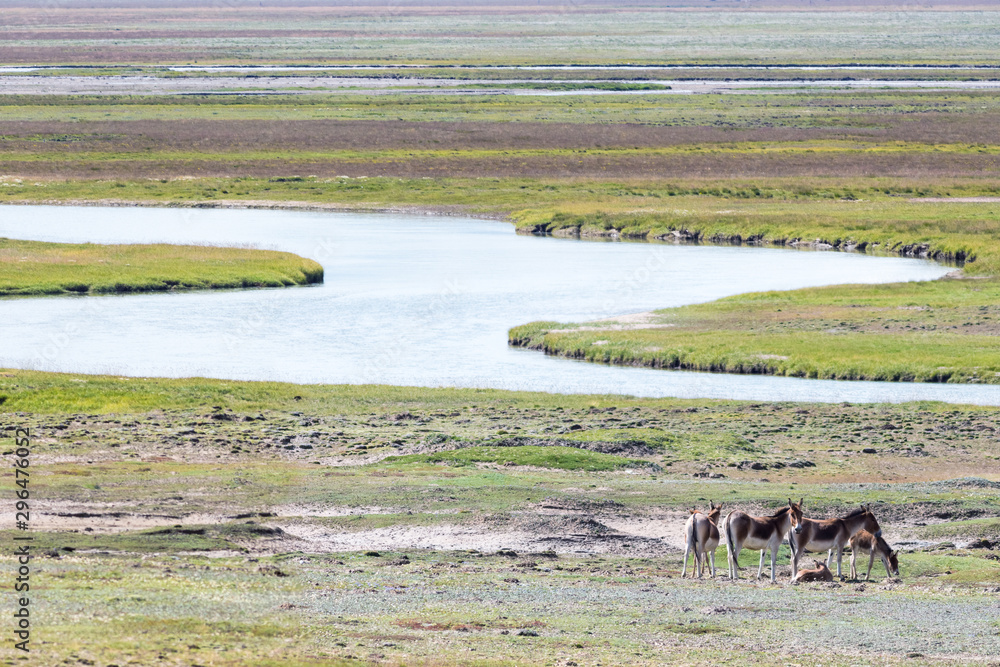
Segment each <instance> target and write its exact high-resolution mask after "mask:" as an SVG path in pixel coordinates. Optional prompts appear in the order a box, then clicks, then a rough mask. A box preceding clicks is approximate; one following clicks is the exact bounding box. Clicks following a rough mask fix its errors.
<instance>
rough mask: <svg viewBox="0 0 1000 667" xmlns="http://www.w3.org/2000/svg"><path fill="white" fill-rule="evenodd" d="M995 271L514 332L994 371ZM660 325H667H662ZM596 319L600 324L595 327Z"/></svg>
mask: <svg viewBox="0 0 1000 667" xmlns="http://www.w3.org/2000/svg"><path fill="white" fill-rule="evenodd" d="M998 297H1000V281H997V280H993V279H991V280H964V281H933V282H917V283H900V284H890V285H864V286H835V287H824V288H813V289H806V290H795V291H790V292H765V293H752V294H743V295H739V296H735V297H729V298H726V299H721V300H719V301H715V302H712V303H708V304H699V305H694V306H685V307H681V308H672V309H667V310H661V311H656V313H655V315H654V316H653V317H652V319H651V320H650V322H649V323H646V324H642V325H638V326H637V327H636V328H632V329H625V330H613V329H612V328H611V327H610V325H608V328H605V329H602V328H601V327H602V324H600V323H597V324H592V325H591V326H589V327H588V328H587V329H586V330H582V331H578V330H576V325H562V324H557V323H551V322H539V323H534V324H529V325H525V326H523V327H516V328H514V329H512V330H511V331H510V334H509V336H510V340H511V341H512V343H514V344H517V345H521V346H526V347H532V348H536V349H542V350H544V351H545V352H546V353H547V354H555V355H560V356H567V357H572V358H576V359H584V360H587V361H594V362H599V363H611V364H623V365H644V366H651V367H656V368H672V369H686V370H700V371H712V372H727V373H750V374H773V375H786V376H790V377H806V378H824V379H838V380H881V381H911V382H963V383H968V382H972V383H986V384H997V383H1000V346H998V345H997V344H996V340H997V339H996V336H997V328H998V327H1000V320H998V321H995V320H994V318H996V317H997V316H998V315H1000V311H998V310H997V309H996V307H995V305H994V304H995V303H996V300H997V298H998ZM664 325H667V326H664ZM594 328H596V329H597V330H594Z"/></svg>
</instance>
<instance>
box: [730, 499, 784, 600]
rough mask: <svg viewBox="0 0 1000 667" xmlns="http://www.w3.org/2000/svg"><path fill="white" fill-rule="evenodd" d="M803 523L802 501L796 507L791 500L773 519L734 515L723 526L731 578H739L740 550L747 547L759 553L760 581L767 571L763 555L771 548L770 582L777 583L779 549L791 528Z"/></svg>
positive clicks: (758, 574)
mask: <svg viewBox="0 0 1000 667" xmlns="http://www.w3.org/2000/svg"><path fill="white" fill-rule="evenodd" d="M800 521H802V500H801V499H800V500H799V502H798V504H796V503H793V502H792V499H791V498H789V499H788V507H782V508H781V509H780V510H778V511H777V512H775V513H774V514H772V515H771V516H750V515H749V514H746V513H744V512H741V511H739V510H736V511H735V512H731V513H730V514H729V516H727V517H726V520H725V521H724V522H723V525H722V532H723V535H724V536H725V539H726V552H727V555H728V558H729V577H730V578H732V579H739V578H740V567H739V557H740V551H741V550H742V549H743V548H744V547H746V548H747V549H752V550H754V551H758V550H759V551H760V565H759V566H758V567H757V578H758V579H760V575H761V573H762V572H763V571H764V552H765V551H766V550H768V549H770V550H771V581H774V570H775V564H776V561H777V558H778V547H780V546H781V543H782V542H783V541H784V539H785V535H787V534H788V531H789V529H791V527H792V526H793V525H796V524H798V523H799V522H800Z"/></svg>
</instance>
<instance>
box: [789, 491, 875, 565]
mask: <svg viewBox="0 0 1000 667" xmlns="http://www.w3.org/2000/svg"><path fill="white" fill-rule="evenodd" d="M860 530H867V531H868V532H870V533H872V534H873V535H880V534H881V533H882V529H881V528H879V525H878V521H876V520H875V515H874V514H872V511H871V509H870V508H869V507H868V506H862V507H861V508H860V509H856V510H854V511H853V512H851V513H850V514H848V515H847V516H844V517H841V518H839V519H824V520H822V521H817V520H816V519H804V518H801V517H800V518H799V519H798V520H797V521H795V522H794V525H793V526H792V532H790V533H789V534H788V546H789V547H791V549H792V578H793V579H794V578H795V575H796V574H797V573H798V571H799V559H800V558H802V554H804V553H805V552H807V551H829V554H828V555H827V557H826V564H827V567H829V565H830V561H831V559H832V558H833V552H834V551H836V552H837V576H838V577H839V576H840V562H841V559H842V558H843V556H844V547H846V546H847V543H848V542H849V541H850V539H851V538H852V537H854V534H855V533H857V532H858V531H860Z"/></svg>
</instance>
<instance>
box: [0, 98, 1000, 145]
mask: <svg viewBox="0 0 1000 667" xmlns="http://www.w3.org/2000/svg"><path fill="white" fill-rule="evenodd" d="M816 104H823V105H825V106H830V104H829V101H828V100H826V101H823V100H817V101H816ZM767 121H768V119H767V118H763V119H762V121H761V122H762V123H767ZM825 122H826V123H829V124H830V125H831V126H830V127H808V128H801V127H769V126H763V127H718V126H704V125H698V126H665V125H625V124H617V125H611V124H598V123H532V122H516V123H515V122H511V123H491V122H433V121H432V122H408V121H396V120H327V119H322V120H287V119H275V120H259V119H253V120H239V121H238V122H236V121H234V120H231V119H226V120H203V119H186V120H135V121H107V122H97V121H5V122H3V123H2V124H0V151H2V152H4V153H7V152H22V151H30V152H33V153H35V152H58V153H65V152H73V151H94V150H97V151H116V152H122V151H137V150H146V149H150V150H182V151H191V150H197V151H199V152H224V151H239V150H267V149H281V150H300V151H323V150H393V149H408V148H412V149H433V150H475V149H497V150H502V149H511V150H514V149H541V150H544V149H559V148H567V149H590V148H661V147H670V146H685V145H695V144H708V146H706V148H711V144H734V143H743V142H747V143H765V142H789V141H824V140H845V141H863V142H893V141H905V142H916V143H927V144H946V143H949V144H951V143H958V144H962V143H966V144H989V145H995V144H996V143H997V141H998V139H1000V135H998V134H997V130H996V128H997V127H1000V113H969V114H967V115H962V114H949V113H945V112H924V113H921V114H902V113H892V114H885V115H880V114H878V113H870V114H858V115H851V117H850V120H849V124H848V121H846V120H845V121H844V122H843V123H839V124H838V123H837V119H835V118H830V119H829V120H826V121H825ZM66 137H71V140H65V138H66ZM60 138H63V139H62V140H60Z"/></svg>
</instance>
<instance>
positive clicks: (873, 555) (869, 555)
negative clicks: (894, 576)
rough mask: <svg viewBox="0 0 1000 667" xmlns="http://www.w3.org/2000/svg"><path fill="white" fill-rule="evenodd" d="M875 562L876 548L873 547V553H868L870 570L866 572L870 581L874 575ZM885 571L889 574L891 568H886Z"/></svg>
mask: <svg viewBox="0 0 1000 667" xmlns="http://www.w3.org/2000/svg"><path fill="white" fill-rule="evenodd" d="M874 564H875V549H872V550H871V553H869V554H868V571H867V572H865V581H868V579H869V578H870V577H871V576H872V566H873V565H874ZM885 571H886V574H887V575H888V572H889V568H886V569H885Z"/></svg>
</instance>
